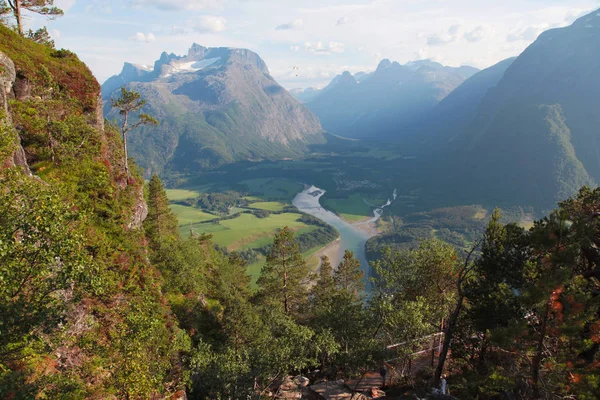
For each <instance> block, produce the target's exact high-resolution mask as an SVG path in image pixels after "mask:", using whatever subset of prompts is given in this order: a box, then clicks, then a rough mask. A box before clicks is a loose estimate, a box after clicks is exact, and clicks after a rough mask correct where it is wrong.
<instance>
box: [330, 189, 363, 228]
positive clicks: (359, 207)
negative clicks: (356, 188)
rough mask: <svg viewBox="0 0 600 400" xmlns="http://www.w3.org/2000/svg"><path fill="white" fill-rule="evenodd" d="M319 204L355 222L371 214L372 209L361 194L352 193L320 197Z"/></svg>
mask: <svg viewBox="0 0 600 400" xmlns="http://www.w3.org/2000/svg"><path fill="white" fill-rule="evenodd" d="M321 205H322V206H323V207H325V208H326V209H328V210H332V211H334V212H335V213H337V214H338V215H340V216H341V217H342V218H344V219H345V220H347V221H349V222H357V221H360V220H362V219H365V218H366V217H370V216H372V215H373V209H372V207H370V206H369V205H367V204H366V203H365V201H364V200H363V198H362V196H360V195H359V194H353V195H351V196H350V197H346V198H337V199H331V198H327V197H326V195H325V196H324V197H323V198H321Z"/></svg>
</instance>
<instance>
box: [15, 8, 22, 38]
mask: <svg viewBox="0 0 600 400" xmlns="http://www.w3.org/2000/svg"><path fill="white" fill-rule="evenodd" d="M14 12H15V19H16V20H17V29H18V30H19V35H21V36H22V35H23V16H22V15H21V0H15V8H14Z"/></svg>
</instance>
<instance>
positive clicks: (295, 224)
mask: <svg viewBox="0 0 600 400" xmlns="http://www.w3.org/2000/svg"><path fill="white" fill-rule="evenodd" d="M299 218H300V214H293V213H284V214H271V215H269V216H268V217H267V218H258V217H256V216H254V215H252V214H240V215H239V216H238V217H236V218H234V219H228V220H224V221H219V222H216V223H207V224H199V225H195V226H194V232H195V233H197V234H202V233H207V234H211V235H213V241H214V242H215V243H216V244H218V245H219V246H223V247H227V248H228V249H229V250H240V249H255V248H260V247H262V246H264V245H265V244H269V243H270V242H271V240H272V238H273V235H274V234H275V233H276V232H277V230H278V229H280V228H282V227H284V226H287V227H289V228H290V229H292V230H294V231H296V233H297V234H302V233H306V232H310V230H312V229H315V228H314V227H312V226H308V225H306V224H304V223H303V222H300V221H299Z"/></svg>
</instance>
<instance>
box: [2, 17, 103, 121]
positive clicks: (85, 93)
mask: <svg viewBox="0 0 600 400" xmlns="http://www.w3.org/2000/svg"><path fill="white" fill-rule="evenodd" d="M0 51H2V52H3V53H4V54H6V55H7V56H8V57H9V58H10V59H11V60H13V62H14V63H15V68H16V69H17V72H18V74H19V76H20V77H21V79H26V80H29V82H30V84H31V85H32V86H33V90H34V91H33V94H34V95H35V94H36V91H44V92H45V91H46V90H47V89H48V88H47V85H46V73H45V70H44V68H42V66H43V67H45V69H46V71H49V72H50V75H51V76H52V77H53V81H54V82H55V84H56V87H57V89H58V91H59V93H62V94H64V95H65V96H66V97H68V98H70V100H72V101H75V102H76V104H77V107H78V108H79V112H73V114H80V113H81V112H82V111H84V112H89V111H95V110H96V107H97V105H98V94H99V93H100V85H99V84H98V82H97V81H96V80H95V79H94V77H93V75H92V73H91V71H90V70H89V69H88V68H87V66H86V65H85V64H84V63H82V62H81V61H79V59H78V58H77V57H76V56H75V57H69V58H62V57H57V54H58V53H57V52H56V51H55V50H53V49H51V48H50V47H48V46H46V45H42V44H38V43H35V42H33V41H31V40H28V39H26V38H23V37H21V36H19V35H17V34H15V33H14V32H12V31H11V30H10V29H8V28H7V27H5V26H2V25H0ZM69 114H71V113H69Z"/></svg>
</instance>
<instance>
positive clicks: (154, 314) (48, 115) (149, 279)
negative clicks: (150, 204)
mask: <svg viewBox="0 0 600 400" xmlns="http://www.w3.org/2000/svg"><path fill="white" fill-rule="evenodd" d="M121 149H122V143H121V141H120V137H119V134H118V132H117V131H116V130H115V129H114V128H113V127H112V126H110V125H108V126H106V127H105V126H104V118H103V115H102V104H101V101H100V85H99V84H98V82H97V81H96V80H95V79H94V77H93V75H92V73H91V71H90V70H89V69H88V68H87V67H86V66H85V64H83V63H82V62H81V61H79V59H78V58H77V56H76V55H75V54H74V53H72V52H70V51H68V50H54V49H52V48H50V47H47V46H45V45H42V44H37V43H34V42H33V41H31V40H29V39H26V38H24V37H22V36H19V35H18V34H16V33H14V32H13V31H12V30H11V29H9V28H6V27H4V26H2V25H0V187H1V188H2V190H0V281H1V282H2V284H0V315H1V316H2V317H0V332H1V334H0V365H1V366H2V367H1V368H0V397H1V398H55V399H58V398H110V397H112V398H150V397H153V396H155V395H158V394H161V393H162V394H164V395H163V396H162V397H165V396H168V395H170V394H172V393H174V392H175V391H176V390H178V389H179V388H181V387H183V376H182V374H181V372H180V369H181V368H180V363H179V361H178V357H179V350H180V349H181V346H179V345H177V344H174V338H175V337H178V336H181V334H182V333H183V331H182V330H181V329H179V328H178V326H177V322H176V320H175V318H174V317H173V313H172V311H171V310H170V309H169V307H167V306H166V300H165V297H164V294H163V293H162V292H161V279H160V274H159V272H158V270H157V269H156V268H155V267H154V266H153V265H151V264H150V263H149V261H148V253H147V249H146V247H145V244H146V240H145V235H144V232H143V230H142V229H140V228H141V227H142V222H143V220H144V219H145V218H146V215H147V213H148V208H147V206H146V202H145V200H144V190H143V185H144V183H143V180H142V179H141V177H139V176H137V175H133V176H130V177H129V178H128V177H127V176H125V174H124V170H123V163H122V160H123V153H122V150H121ZM31 173H33V174H34V175H35V176H34V177H33V176H31ZM115 365H118V366H119V368H114V366H115ZM41 371H43V372H41Z"/></svg>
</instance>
